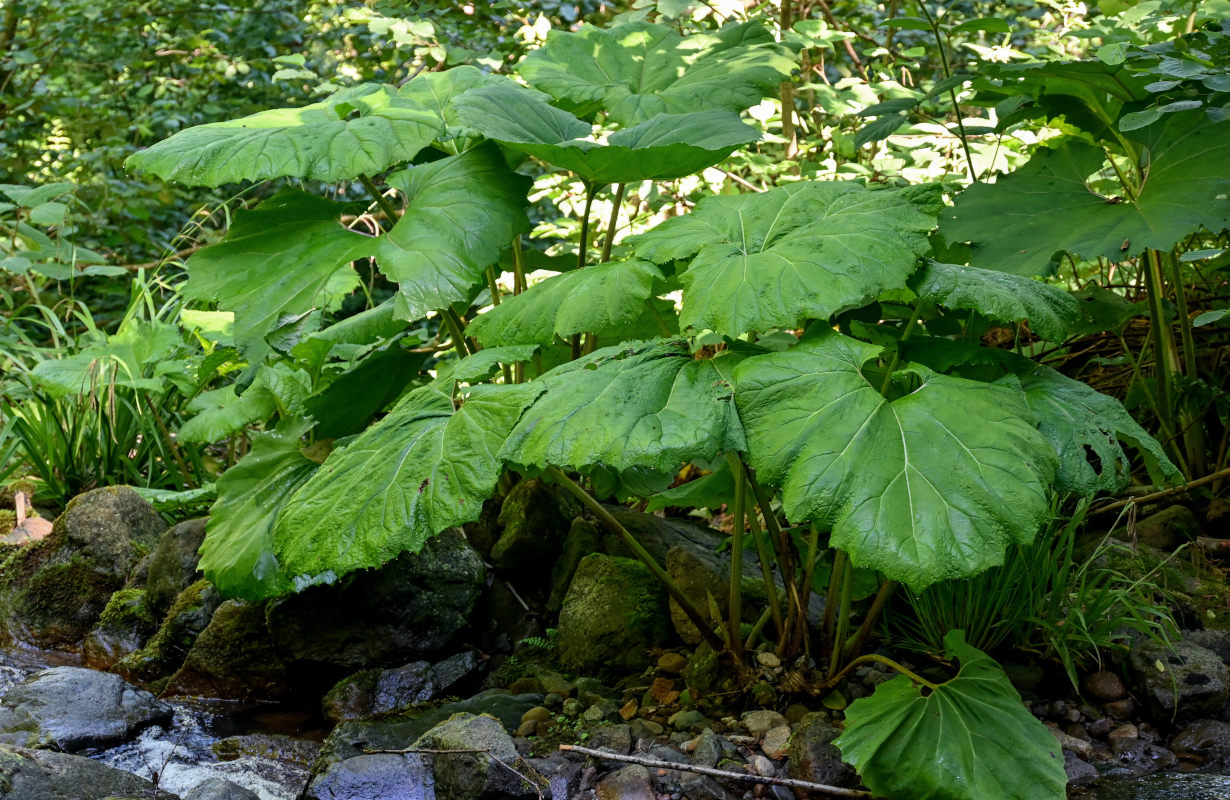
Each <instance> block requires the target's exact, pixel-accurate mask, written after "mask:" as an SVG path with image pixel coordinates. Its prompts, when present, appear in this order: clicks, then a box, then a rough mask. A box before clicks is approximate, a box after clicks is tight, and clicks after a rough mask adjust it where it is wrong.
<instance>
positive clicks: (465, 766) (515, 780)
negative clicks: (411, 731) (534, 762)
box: [414, 713, 538, 800]
mask: <svg viewBox="0 0 1230 800" xmlns="http://www.w3.org/2000/svg"><path fill="white" fill-rule="evenodd" d="M414 747H415V748H416V749H425V750H437V751H447V750H470V751H478V750H481V751H484V752H482V753H479V752H470V753H457V754H453V755H444V754H437V755H436V756H435V758H434V759H432V761H433V765H432V766H433V772H434V774H435V778H436V797H438V798H439V800H476V799H477V798H508V797H522V796H536V795H537V794H538V792H537V791H536V788H535V787H533V786H530V785H529V784H528V783H526V782H525V781H524V780H522V778H521V777H520V774H518V773H524V772H525V768H524V765H522V764H521V761H522V759H521V756H520V754H519V753H518V752H517V748H516V745H514V744H513V740H512V737H511V736H509V735H508V732H507V731H505V730H504V727H503V726H502V725H501V724H500V722H499V721H498V720H496V719H495V718H493V717H489V716H487V715H485V714H484V715H480V716H475V715H473V714H464V713H463V714H457V715H455V716H453V717H451V718H450V719H448V720H446V721H444V722H442V723H440V724H439V725H437V726H436V727H434V728H432V729H431V730H429V731H428V732H427V733H425V734H423V735H422V736H421V737H420V738H419V739H418V741H416V742H415V743H414ZM510 766H511V767H513V769H516V768H517V767H518V766H520V767H521V769H520V770H518V772H513V770H512V769H509V767H510Z"/></svg>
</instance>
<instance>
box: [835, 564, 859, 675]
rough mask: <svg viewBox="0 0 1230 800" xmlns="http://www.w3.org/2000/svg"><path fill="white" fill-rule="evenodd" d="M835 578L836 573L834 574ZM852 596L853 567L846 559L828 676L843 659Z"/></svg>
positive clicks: (848, 629)
mask: <svg viewBox="0 0 1230 800" xmlns="http://www.w3.org/2000/svg"><path fill="white" fill-rule="evenodd" d="M834 579H836V575H834ZM853 596H854V567H853V565H851V564H850V561H849V559H846V562H845V569H843V570H842V573H841V601H840V603H839V605H838V608H837V632H836V633H835V634H834V635H833V657H832V658H831V659H829V677H830V678H831V677H832V676H833V675H835V674H836V673H837V668H838V666H840V665H841V663H842V661H843V654H844V652H845V644H846V634H847V633H849V631H850V603H851V598H852V597H853Z"/></svg>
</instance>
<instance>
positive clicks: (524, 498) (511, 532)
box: [491, 479, 580, 578]
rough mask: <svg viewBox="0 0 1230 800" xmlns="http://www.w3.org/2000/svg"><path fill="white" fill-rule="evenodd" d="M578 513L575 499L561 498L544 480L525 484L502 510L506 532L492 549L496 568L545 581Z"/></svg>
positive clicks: (527, 481)
mask: <svg viewBox="0 0 1230 800" xmlns="http://www.w3.org/2000/svg"><path fill="white" fill-rule="evenodd" d="M578 513H580V509H579V508H578V507H577V505H576V502H575V501H574V500H572V498H569V497H564V496H561V495H560V494H559V493H557V492H556V491H555V490H554V489H552V487H550V486H548V485H547V484H546V483H544V482H543V481H541V480H538V479H533V480H524V481H521V483H519V484H517V485H516V487H514V488H513V490H512V491H511V492H509V493H508V497H507V498H506V499H505V500H504V505H503V506H502V507H501V509H500V518H499V524H500V526H501V527H502V528H503V531H502V532H501V534H500V538H499V540H498V541H496V543H495V546H494V547H492V548H491V563H492V565H493V566H495V568H496V569H498V570H504V571H508V572H515V573H517V576H518V577H522V578H524V577H538V578H545V577H546V576H547V575H548V574H550V571H551V565H552V564H554V563H555V559H556V557H557V556H558V555H559V551H560V548H561V547H562V546H563V544H564V537H565V536H567V534H568V528H569V525H570V524H571V523H572V519H573V517H575V516H576V515H577V514H578Z"/></svg>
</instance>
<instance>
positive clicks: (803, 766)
mask: <svg viewBox="0 0 1230 800" xmlns="http://www.w3.org/2000/svg"><path fill="white" fill-rule="evenodd" d="M840 733H841V731H839V730H837V728H836V726H834V725H833V723H831V722H829V719H828V715H827V714H823V713H814V714H808V715H807V716H805V717H803V719H801V720H799V724H798V725H796V726H795V727H794V735H793V736H792V737H791V738H790V747H789V748H788V749H787V761H786V770H787V771H788V772H789V773H790V777H792V778H798V779H799V780H803V781H812V782H813V783H824V784H827V785H829V786H843V787H854V786H856V785H857V784H858V774H857V773H856V772H855V771H854V768H853V767H851V766H850V765H848V764H845V763H843V762H842V760H841V752H840V751H839V750H838V749H837V747H836V745H834V744H833V740H834V739H836V738H837V736H838V735H839V734H840Z"/></svg>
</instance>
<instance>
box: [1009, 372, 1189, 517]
mask: <svg viewBox="0 0 1230 800" xmlns="http://www.w3.org/2000/svg"><path fill="white" fill-rule="evenodd" d="M1021 386H1022V388H1024V389H1025V401H1026V402H1027V403H1028V404H1029V408H1030V410H1031V411H1033V412H1034V414H1036V415H1037V417H1038V419H1039V420H1040V424H1039V426H1038V427H1039V430H1040V431H1041V432H1042V435H1043V436H1045V437H1046V439H1047V441H1049V442H1050V443H1051V446H1052V447H1053V448H1055V451H1056V452H1057V453H1058V454H1059V470H1058V472H1057V473H1056V475H1055V488H1057V489H1059V490H1060V491H1063V492H1079V493H1081V494H1085V495H1093V494H1096V493H1097V492H1118V491H1121V490H1122V489H1123V488H1124V487H1126V486H1127V484H1128V481H1129V479H1130V478H1131V475H1132V465H1131V462H1130V461H1129V460H1128V457H1127V455H1126V454H1125V453H1124V452H1123V447H1122V445H1121V444H1120V442H1126V443H1128V444H1130V445H1132V446H1133V447H1135V448H1136V449H1137V450H1138V451H1139V452H1140V454H1141V456H1142V457H1143V458H1144V462H1145V467H1146V469H1147V470H1148V471H1149V476H1150V477H1151V478H1152V479H1153V481H1154V483H1156V484H1157V485H1162V484H1165V483H1171V482H1174V481H1175V480H1176V479H1179V478H1181V475H1180V474H1179V470H1178V468H1177V467H1175V465H1174V464H1172V463H1171V462H1170V459H1168V458H1167V457H1166V453H1165V451H1164V450H1162V446H1161V445H1160V444H1158V442H1157V440H1155V439H1154V438H1153V437H1152V436H1150V435H1149V434H1148V433H1146V432H1145V429H1144V428H1142V427H1140V425H1138V424H1137V423H1136V420H1134V419H1132V416H1131V414H1129V413H1128V412H1127V409H1125V408H1124V407H1123V405H1122V404H1120V402H1119V401H1118V400H1116V399H1114V398H1113V397H1107V396H1106V395H1104V394H1102V393H1101V392H1098V391H1095V390H1094V389H1092V388H1090V387H1089V386H1086V385H1085V384H1083V383H1081V382H1080V381H1075V380H1072V379H1071V378H1069V377H1067V376H1065V375H1062V374H1060V373H1058V372H1056V371H1055V370H1053V369H1050V368H1049V367H1037V368H1036V369H1035V370H1034V371H1033V373H1032V374H1031V375H1026V376H1023V377H1022V378H1021ZM1090 451H1091V452H1092V454H1093V455H1094V456H1096V460H1097V463H1096V464H1091V463H1090V459H1089V452H1090Z"/></svg>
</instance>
